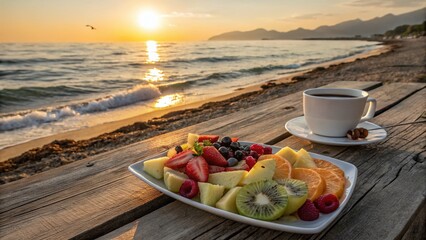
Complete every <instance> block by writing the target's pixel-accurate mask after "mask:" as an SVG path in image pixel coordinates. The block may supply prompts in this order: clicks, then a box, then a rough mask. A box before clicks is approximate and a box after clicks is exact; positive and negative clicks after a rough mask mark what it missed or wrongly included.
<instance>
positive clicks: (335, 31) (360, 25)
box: [209, 8, 426, 40]
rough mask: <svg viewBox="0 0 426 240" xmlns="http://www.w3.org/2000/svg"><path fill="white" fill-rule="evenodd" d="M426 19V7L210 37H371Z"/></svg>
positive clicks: (214, 38) (215, 38) (251, 38)
mask: <svg viewBox="0 0 426 240" xmlns="http://www.w3.org/2000/svg"><path fill="white" fill-rule="evenodd" d="M425 20H426V8H422V9H419V10H416V11H412V12H408V13H404V14H400V15H394V14H387V15H384V16H382V17H376V18H373V19H370V20H366V21H363V20H361V19H354V20H349V21H344V22H341V23H338V24H336V25H332V26H320V27H318V28H316V29H313V30H309V29H304V28H298V29H295V30H291V31H288V32H279V31H275V30H270V31H268V30H265V29H263V28H259V29H255V30H252V31H246V32H242V31H233V32H227V33H222V34H219V35H216V36H213V37H211V38H209V40H265V39H268V40H269V39H271V40H272V39H306V38H347V37H354V36H356V35H357V36H363V37H370V36H371V35H373V34H383V33H384V32H386V31H387V30H390V29H393V28H395V27H397V26H399V25H403V24H409V25H411V24H419V23H422V22H423V21H425Z"/></svg>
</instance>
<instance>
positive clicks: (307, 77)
mask: <svg viewBox="0 0 426 240" xmlns="http://www.w3.org/2000/svg"><path fill="white" fill-rule="evenodd" d="M423 49H426V39H425V38H421V39H413V40H404V41H397V42H387V43H386V45H385V47H384V48H381V49H380V50H379V51H372V52H369V53H366V54H364V55H358V56H356V57H353V58H350V59H344V60H343V61H336V62H327V63H324V64H321V65H317V66H313V67H312V68H311V69H310V70H308V71H305V72H300V73H297V74H293V75H288V76H284V77H283V78H280V79H277V80H274V81H270V82H268V83H265V84H261V85H256V86H251V87H248V88H244V89H241V90H239V91H236V92H234V93H232V94H228V95H224V96H220V97H216V98H212V99H208V100H205V101H201V102H196V103H192V104H188V105H180V106H174V107H169V108H165V109H161V110H158V111H155V112H152V113H149V114H144V115H140V116H137V117H133V118H129V119H125V120H121V121H117V122H111V123H107V124H102V125H98V126H95V127H91V128H86V129H81V130H76V131H71V132H66V133H62V134H58V135H54V136H49V137H45V138H41V139H37V140H34V141H30V142H26V143H23V144H20V145H16V146H12V147H8V148H5V149H2V150H0V183H2V184H4V183H7V182H10V181H14V180H17V179H20V178H24V177H27V176H30V175H33V174H36V173H38V172H42V171H46V170H49V169H51V168H55V167H59V166H61V165H64V164H67V163H70V162H73V161H77V160H80V159H83V158H86V157H88V156H92V155H95V154H98V153H102V152H106V151H109V150H112V149H115V148H118V147H122V146H125V145H128V144H131V143H133V142H137V141H141V140H143V139H147V138H150V137H152V136H155V135H159V134H163V133H166V132H170V131H173V130H176V129H180V128H183V127H187V126H190V125H193V124H196V123H199V122H202V121H205V120H207V119H211V118H216V117H220V116H222V115H225V114H228V113H231V112H236V111H240V110H242V109H244V108H246V107H248V106H251V105H252V104H255V103H260V102H266V101H270V100H272V99H275V98H278V97H281V96H284V95H287V94H290V93H293V92H297V91H300V90H303V89H306V88H312V87H318V86H321V85H324V84H327V83H330V82H334V81H380V82H383V83H384V84H386V83H388V82H426V70H425V63H426V59H425V57H426V54H425V51H424V50H423Z"/></svg>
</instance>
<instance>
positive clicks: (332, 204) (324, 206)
mask: <svg viewBox="0 0 426 240" xmlns="http://www.w3.org/2000/svg"><path fill="white" fill-rule="evenodd" d="M314 204H315V206H316V207H317V208H318V210H319V211H320V212H322V213H331V212H334V210H336V209H337V208H338V207H339V199H337V197H336V196H335V195H333V194H324V195H321V196H319V197H318V198H317V199H316V200H315V201H314Z"/></svg>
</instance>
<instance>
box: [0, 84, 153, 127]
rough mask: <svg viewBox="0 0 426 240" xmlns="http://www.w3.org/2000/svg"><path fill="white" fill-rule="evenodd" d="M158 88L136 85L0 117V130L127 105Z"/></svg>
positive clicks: (151, 97)
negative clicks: (94, 97)
mask: <svg viewBox="0 0 426 240" xmlns="http://www.w3.org/2000/svg"><path fill="white" fill-rule="evenodd" d="M160 95H161V92H160V90H159V89H158V88H157V87H155V86H154V85H151V84H149V85H142V84H141V85H136V86H134V87H133V88H131V89H128V90H126V91H121V92H117V93H115V94H112V95H109V96H106V97H103V98H99V99H95V100H91V101H88V102H84V103H79V104H73V105H69V106H61V107H57V108H47V109H39V110H33V111H30V112H26V113H18V114H14V115H9V116H4V117H0V131H10V130H14V129H18V128H24V127H31V126H36V125H39V124H42V123H48V122H55V121H59V120H60V119H63V118H65V117H70V116H77V115H80V114H90V113H93V112H101V111H108V109H113V108H118V107H122V106H127V105H130V104H134V103H137V102H141V101H146V100H149V99H153V98H157V97H159V96H160Z"/></svg>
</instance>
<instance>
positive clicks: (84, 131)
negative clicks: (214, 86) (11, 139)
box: [0, 43, 392, 162]
mask: <svg viewBox="0 0 426 240" xmlns="http://www.w3.org/2000/svg"><path fill="white" fill-rule="evenodd" d="M391 50H392V46H391V45H390V44H384V43H382V46H381V47H379V48H376V49H373V50H370V51H367V52H363V53H360V54H356V55H353V56H351V57H348V58H343V59H338V60H333V61H329V62H324V63H320V64H315V65H312V66H311V67H310V68H308V69H306V70H302V71H298V72H295V73H289V74H285V75H284V76H283V77H280V78H277V79H275V80H271V81H268V82H273V83H275V84H284V83H291V82H292V81H294V80H292V79H293V78H295V77H296V78H297V77H298V76H302V75H303V74H306V73H307V72H310V71H312V70H313V69H316V68H318V67H320V68H321V67H323V68H328V67H330V66H331V65H338V64H342V63H350V62H353V61H356V60H357V59H364V58H368V57H372V56H377V55H380V54H383V53H386V52H388V51H391ZM296 81H297V80H296ZM264 84H265V83H261V84H256V85H253V86H248V87H245V88H240V89H238V90H236V91H234V92H232V93H229V94H225V95H220V96H216V97H211V98H208V99H205V100H202V101H197V102H192V103H187V104H178V105H174V106H170V107H166V108H162V109H157V110H154V111H152V112H148V113H143V114H140V115H137V116H134V117H130V118H126V119H122V120H119V121H113V122H107V123H103V124H99V125H96V126H91V127H87V128H81V129H77V130H72V131H67V132H63V133H58V134H54V135H50V136H46V137H41V138H37V139H33V140H30V141H27V142H22V143H18V144H16V145H13V146H7V147H5V148H3V149H0V162H3V161H6V160H8V159H10V158H13V157H17V156H19V155H21V154H22V153H24V152H26V151H29V150H31V149H33V148H37V147H41V146H43V145H45V144H49V143H51V142H53V141H55V140H63V139H73V140H76V141H78V140H84V139H90V138H93V137H97V136H99V135H101V134H103V133H107V132H112V131H114V130H116V129H118V128H121V127H124V126H128V125H131V124H134V123H136V122H140V121H148V120H150V119H153V118H158V117H161V116H163V115H164V114H167V113H170V112H174V111H182V110H185V109H191V108H198V107H200V106H202V105H203V104H206V103H209V102H218V101H223V100H226V99H230V98H232V97H236V96H238V95H241V94H245V93H249V92H253V91H258V90H261V89H262V85H264ZM266 84H267V83H266Z"/></svg>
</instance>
